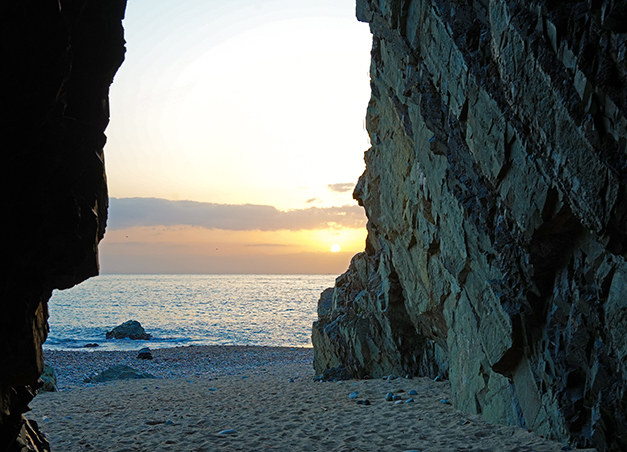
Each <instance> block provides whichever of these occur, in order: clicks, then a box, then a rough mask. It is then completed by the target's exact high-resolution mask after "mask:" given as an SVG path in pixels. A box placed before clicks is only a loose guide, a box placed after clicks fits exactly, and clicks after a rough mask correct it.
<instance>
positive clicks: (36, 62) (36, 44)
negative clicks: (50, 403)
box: [0, 0, 126, 452]
mask: <svg viewBox="0 0 627 452" xmlns="http://www.w3.org/2000/svg"><path fill="white" fill-rule="evenodd" d="M2 6H3V8H2V14H1V15H0V29H1V30H2V36H3V38H2V71H0V86H2V87H3V90H2V95H1V100H0V137H1V138H0V139H1V140H2V144H1V148H2V163H1V164H0V173H1V174H0V193H2V196H1V197H0V212H2V221H1V222H0V250H2V261H3V262H4V263H5V265H3V266H2V271H0V288H1V290H2V303H1V306H0V450H2V451H3V452H14V451H21V450H27V448H26V446H24V447H22V445H27V444H28V445H29V446H28V450H47V449H48V445H47V442H46V440H45V438H44V437H43V436H40V435H39V434H38V430H37V425H36V423H35V422H34V421H29V422H26V421H25V419H24V418H23V417H22V415H21V413H24V412H26V411H27V410H28V403H29V402H30V400H31V399H32V397H33V396H34V395H35V393H36V388H37V387H38V384H37V381H38V378H39V376H40V374H41V373H42V372H43V355H42V349H41V345H42V343H43V342H44V341H45V340H46V336H47V333H48V325H47V319H48V300H49V298H50V296H51V294H52V291H53V289H66V288H69V287H72V286H73V285H75V284H78V283H80V282H81V281H83V280H85V279H87V278H89V277H91V276H94V275H96V274H98V254H97V253H98V242H99V241H100V240H101V239H102V237H103V234H104V230H105V225H106V219H107V205H108V197H107V186H106V178H105V171H104V157H103V146H104V144H105V141H106V137H105V135H104V133H103V132H104V130H105V128H106V126H107V123H108V121H109V106H108V91H109V85H110V83H111V81H112V80H113V76H114V74H115V72H116V70H117V68H118V67H119V66H120V64H121V63H122V61H123V59H124V51H125V50H124V32H123V29H122V18H123V16H124V9H125V6H126V1H125V0H110V1H104V2H102V1H96V0H73V1H68V0H59V1H58V2H57V1H55V2H40V1H34V0H21V1H19V2H8V3H5V4H3V5H2Z"/></svg>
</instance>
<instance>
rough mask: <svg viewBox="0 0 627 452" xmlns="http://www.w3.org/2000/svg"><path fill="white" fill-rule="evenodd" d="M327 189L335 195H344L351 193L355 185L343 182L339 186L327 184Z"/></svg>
mask: <svg viewBox="0 0 627 452" xmlns="http://www.w3.org/2000/svg"><path fill="white" fill-rule="evenodd" d="M327 188H328V189H329V190H331V191H333V192H336V193H346V192H348V191H352V190H353V189H354V188H355V184H354V183H353V182H343V183H339V184H329V185H327Z"/></svg>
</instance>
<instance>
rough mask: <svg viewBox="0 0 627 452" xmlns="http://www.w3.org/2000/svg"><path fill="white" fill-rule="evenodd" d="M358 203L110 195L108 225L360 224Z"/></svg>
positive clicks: (259, 227)
mask: <svg viewBox="0 0 627 452" xmlns="http://www.w3.org/2000/svg"><path fill="white" fill-rule="evenodd" d="M365 223H366V217H365V215H364V211H363V208H361V207H359V206H342V207H309V208H307V209H297V210H288V211H281V210H279V209H277V208H276V207H272V206H264V205H256V204H241V205H234V204H213V203H205V202H196V201H169V200H167V199H160V198H110V199H109V221H108V225H107V227H108V229H110V230H115V229H125V228H131V227H138V226H178V225H186V226H197V227H202V228H206V229H223V230H230V231H279V230H291V231H298V230H303V229H328V228H363V227H364V226H365Z"/></svg>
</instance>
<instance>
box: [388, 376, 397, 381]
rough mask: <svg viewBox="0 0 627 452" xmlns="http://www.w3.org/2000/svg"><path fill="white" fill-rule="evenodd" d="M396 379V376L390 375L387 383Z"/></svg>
mask: <svg viewBox="0 0 627 452" xmlns="http://www.w3.org/2000/svg"><path fill="white" fill-rule="evenodd" d="M397 378H398V377H397V376H396V375H390V376H389V377H388V381H392V380H396V379H397Z"/></svg>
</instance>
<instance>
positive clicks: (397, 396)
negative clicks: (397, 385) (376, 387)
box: [392, 394, 403, 400]
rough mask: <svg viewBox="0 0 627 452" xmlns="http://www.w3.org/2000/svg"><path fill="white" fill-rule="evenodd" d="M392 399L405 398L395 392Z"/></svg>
mask: <svg viewBox="0 0 627 452" xmlns="http://www.w3.org/2000/svg"><path fill="white" fill-rule="evenodd" d="M392 400H403V398H402V397H401V396H399V395H398V394H395V395H393V396H392Z"/></svg>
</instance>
